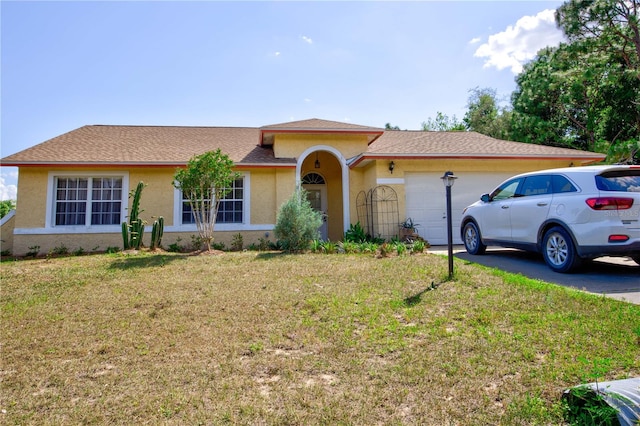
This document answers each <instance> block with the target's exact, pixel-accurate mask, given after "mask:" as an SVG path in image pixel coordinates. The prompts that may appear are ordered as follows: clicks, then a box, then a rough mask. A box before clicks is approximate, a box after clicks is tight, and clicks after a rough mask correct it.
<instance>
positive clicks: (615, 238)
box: [609, 235, 629, 243]
mask: <svg viewBox="0 0 640 426" xmlns="http://www.w3.org/2000/svg"><path fill="white" fill-rule="evenodd" d="M628 239H629V236H628V235H609V242H610V243H624V242H625V241H627V240H628Z"/></svg>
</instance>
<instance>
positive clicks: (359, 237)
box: [344, 221, 368, 243]
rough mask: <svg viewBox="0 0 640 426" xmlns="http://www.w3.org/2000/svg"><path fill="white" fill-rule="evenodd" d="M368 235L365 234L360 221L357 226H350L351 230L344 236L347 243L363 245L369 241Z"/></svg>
mask: <svg viewBox="0 0 640 426" xmlns="http://www.w3.org/2000/svg"><path fill="white" fill-rule="evenodd" d="M367 239H368V238H367V234H366V233H365V232H364V229H363V228H362V225H360V221H358V222H357V223H356V224H355V225H354V224H353V223H352V224H351V225H349V229H347V232H345V234H344V240H345V242H352V243H363V242H365V241H367Z"/></svg>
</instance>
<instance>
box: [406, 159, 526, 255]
mask: <svg viewBox="0 0 640 426" xmlns="http://www.w3.org/2000/svg"><path fill="white" fill-rule="evenodd" d="M513 174H514V173H457V172H456V173H455V175H456V176H458V179H456V181H455V183H454V185H453V187H452V188H451V210H452V212H451V213H452V214H451V220H452V224H453V243H454V244H461V243H462V240H461V239H460V221H461V220H462V210H463V209H464V208H465V207H466V206H468V205H469V204H472V203H474V202H476V201H477V200H479V199H480V195H482V194H484V193H487V192H491V191H492V190H493V189H494V188H495V187H496V186H498V185H499V184H500V183H501V182H502V181H504V180H505V179H508V178H509V177H511V176H513ZM442 175H443V173H407V174H406V175H405V182H404V184H405V193H406V206H407V217H410V218H412V219H413V221H414V222H415V223H417V224H419V225H420V226H418V227H417V230H418V233H419V234H420V236H421V237H422V238H424V239H425V240H427V241H429V243H430V244H432V245H446V244H447V201H446V193H445V187H444V185H443V183H442V179H440V178H441V177H442Z"/></svg>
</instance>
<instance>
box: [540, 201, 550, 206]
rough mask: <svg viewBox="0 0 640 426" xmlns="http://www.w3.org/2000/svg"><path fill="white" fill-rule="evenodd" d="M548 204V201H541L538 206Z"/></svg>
mask: <svg viewBox="0 0 640 426" xmlns="http://www.w3.org/2000/svg"><path fill="white" fill-rule="evenodd" d="M548 205H549V203H547V202H546V201H540V202H539V203H538V207H544V206H548Z"/></svg>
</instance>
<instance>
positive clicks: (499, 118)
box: [462, 87, 511, 139]
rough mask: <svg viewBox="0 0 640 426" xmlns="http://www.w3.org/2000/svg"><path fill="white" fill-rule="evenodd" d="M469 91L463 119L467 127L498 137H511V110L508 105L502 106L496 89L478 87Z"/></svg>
mask: <svg viewBox="0 0 640 426" xmlns="http://www.w3.org/2000/svg"><path fill="white" fill-rule="evenodd" d="M469 92H470V93H471V94H470V96H469V101H468V103H467V108H468V109H467V112H466V113H465V115H464V118H463V119H462V121H463V123H464V125H465V127H466V129H467V130H471V131H473V132H478V133H482V134H483V135H487V136H491V137H494V138H498V139H509V137H510V133H511V111H510V109H509V108H507V107H500V100H499V99H498V95H497V92H496V90H495V89H491V88H483V89H480V88H478V87H476V88H475V89H471V90H470V91H469Z"/></svg>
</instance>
